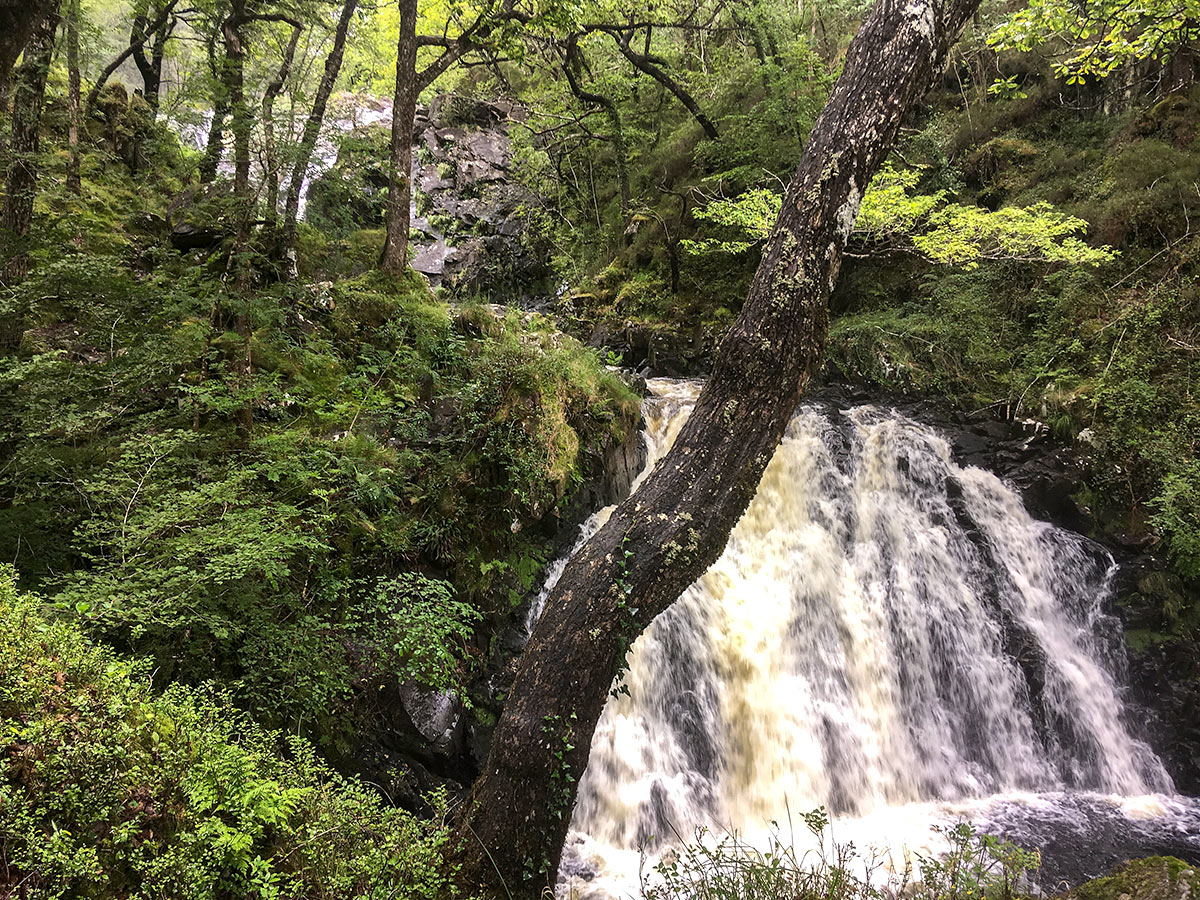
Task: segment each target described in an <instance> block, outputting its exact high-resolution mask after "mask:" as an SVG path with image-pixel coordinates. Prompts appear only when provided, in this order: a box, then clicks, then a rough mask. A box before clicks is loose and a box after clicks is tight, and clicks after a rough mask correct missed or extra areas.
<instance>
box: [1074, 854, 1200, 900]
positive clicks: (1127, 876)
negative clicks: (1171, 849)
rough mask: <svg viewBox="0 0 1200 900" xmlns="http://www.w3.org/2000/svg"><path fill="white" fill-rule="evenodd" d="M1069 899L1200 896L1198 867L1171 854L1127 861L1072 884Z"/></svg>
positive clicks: (1199, 899) (1193, 899) (1197, 899)
mask: <svg viewBox="0 0 1200 900" xmlns="http://www.w3.org/2000/svg"><path fill="white" fill-rule="evenodd" d="M1067 897H1068V898H1070V900H1200V870H1197V868H1196V867H1195V866H1191V865H1188V864H1187V863H1185V862H1184V861H1183V860H1181V859H1177V858H1176V857H1174V856H1152V857H1149V858H1148V859H1135V860H1132V861H1131V862H1127V863H1125V864H1124V865H1122V866H1120V867H1118V868H1117V869H1115V870H1114V871H1113V873H1112V874H1111V875H1106V876H1104V877H1103V878H1093V879H1092V880H1091V881H1088V882H1085V883H1084V884H1081V885H1080V886H1079V887H1077V888H1075V889H1074V890H1073V891H1071V892H1070V893H1069V894H1067Z"/></svg>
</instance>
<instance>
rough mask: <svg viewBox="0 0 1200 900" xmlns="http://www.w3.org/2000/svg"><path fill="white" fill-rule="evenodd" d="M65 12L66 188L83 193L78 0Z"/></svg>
mask: <svg viewBox="0 0 1200 900" xmlns="http://www.w3.org/2000/svg"><path fill="white" fill-rule="evenodd" d="M70 3H71V6H70V9H69V11H68V13H67V106H68V107H69V110H70V122H69V124H68V125H67V150H68V152H69V156H68V157H67V190H68V191H70V192H71V193H73V194H75V195H77V196H78V195H80V194H82V193H83V186H82V184H81V183H80V180H79V121H80V109H79V14H80V11H79V0H70Z"/></svg>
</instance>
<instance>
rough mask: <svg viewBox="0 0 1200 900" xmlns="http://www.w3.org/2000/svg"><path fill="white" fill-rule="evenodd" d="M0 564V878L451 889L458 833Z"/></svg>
mask: <svg viewBox="0 0 1200 900" xmlns="http://www.w3.org/2000/svg"><path fill="white" fill-rule="evenodd" d="M150 668H151V664H150V663H149V662H148V661H134V662H131V661H129V660H127V659H124V658H122V657H120V656H118V655H116V654H114V653H112V652H111V651H109V650H107V649H104V648H101V647H98V646H95V645H93V644H91V643H90V642H89V641H88V640H87V639H86V638H85V637H83V635H82V634H81V633H80V632H79V630H78V629H77V628H75V627H74V626H72V625H71V624H69V623H67V622H64V621H61V620H57V619H54V618H50V617H47V615H46V612H45V607H44V605H43V604H42V603H41V602H40V601H39V600H38V599H37V598H36V597H33V596H31V595H28V594H21V593H19V592H18V591H17V590H16V588H15V586H14V582H13V573H12V571H11V569H7V570H5V571H3V572H0V756H2V758H3V759H4V768H3V771H2V775H0V894H3V895H4V896H9V894H10V893H11V895H12V896H20V897H25V898H28V900H50V898H59V897H71V898H115V897H124V898H168V897H169V898H182V897H186V898H188V900H209V898H211V900H217V898H221V900H227V898H231V897H239V898H272V900H275V898H279V900H284V898H295V900H300V898H304V900H326V898H328V900H335V898H336V900H345V898H355V897H392V898H396V900H402V898H414V900H415V898H423V900H424V898H433V897H435V896H446V895H447V893H446V892H448V891H449V890H450V889H449V887H448V878H449V875H450V870H449V869H448V868H447V867H446V865H445V864H444V863H443V861H442V851H443V849H444V848H445V847H446V844H447V841H448V832H447V831H445V830H444V829H443V828H442V827H441V826H440V825H439V824H438V822H436V821H434V822H422V821H419V820H416V819H414V818H412V817H411V816H410V815H408V814H407V813H404V812H402V811H399V810H397V809H393V808H390V807H388V806H386V805H384V804H383V803H382V802H381V801H380V799H379V798H378V796H377V795H376V794H374V793H373V792H371V791H370V790H368V789H367V788H365V787H364V786H362V785H361V784H359V783H357V782H353V781H347V780H344V779H342V778H341V777H339V776H338V775H336V774H335V773H334V772H333V771H332V770H330V769H329V768H328V767H327V766H326V765H325V764H324V763H322V762H321V761H320V759H319V758H318V757H317V756H316V754H315V753H314V752H313V750H312V748H311V747H310V746H309V745H308V744H307V743H306V742H305V741H303V740H302V739H300V738H298V737H296V736H294V735H292V736H284V735H281V734H280V733H278V732H273V731H269V730H265V729H263V728H261V727H259V726H257V725H255V724H254V723H253V722H252V721H251V720H250V719H249V718H248V717H247V716H245V715H244V714H242V713H238V712H236V711H234V710H233V709H232V708H231V707H230V706H229V705H228V702H227V700H225V699H224V698H223V696H222V694H221V693H220V692H219V691H215V690H204V689H185V688H182V687H178V686H176V687H172V688H171V689H170V690H168V691H167V692H166V693H165V694H163V695H161V696H158V695H155V694H154V693H153V692H152V691H151V689H150Z"/></svg>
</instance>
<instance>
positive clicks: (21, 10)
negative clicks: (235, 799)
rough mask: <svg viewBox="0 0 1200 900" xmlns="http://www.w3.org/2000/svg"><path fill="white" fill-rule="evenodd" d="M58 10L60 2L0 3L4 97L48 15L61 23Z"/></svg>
mask: <svg viewBox="0 0 1200 900" xmlns="http://www.w3.org/2000/svg"><path fill="white" fill-rule="evenodd" d="M57 9H58V2H57V0H0V97H3V96H5V95H6V94H7V92H8V79H9V75H10V73H11V72H12V68H13V66H15V65H16V64H17V60H18V59H19V58H20V56H21V52H22V51H23V50H24V49H25V45H26V44H27V43H28V42H29V41H30V40H32V38H33V35H34V32H35V30H36V29H37V28H38V26H39V25H40V24H42V23H43V22H44V19H45V17H46V16H52V17H54V19H55V21H57V15H56V10H57Z"/></svg>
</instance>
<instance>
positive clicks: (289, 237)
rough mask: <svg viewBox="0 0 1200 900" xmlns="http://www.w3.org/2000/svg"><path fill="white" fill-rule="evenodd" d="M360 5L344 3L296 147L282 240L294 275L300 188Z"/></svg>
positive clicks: (355, 1)
mask: <svg viewBox="0 0 1200 900" xmlns="http://www.w3.org/2000/svg"><path fill="white" fill-rule="evenodd" d="M357 8H358V0H346V2H345V3H344V4H342V14H341V16H340V17H339V18H338V23H337V30H336V31H334V33H333V49H331V50H330V51H329V55H328V56H327V57H325V71H324V73H323V74H322V75H321V83H320V84H318V85H317V93H316V96H315V97H314V98H313V105H312V112H310V113H309V115H308V121H307V122H305V123H304V135H303V136H302V137H301V138H300V146H299V147H298V148H296V161H295V164H294V165H293V166H292V180H291V183H290V184H289V185H288V193H287V201H286V203H285V204H284V213H283V237H282V240H281V241H280V252H281V255H282V256H283V258H284V259H285V260H287V263H288V267H289V269H290V270H291V271H290V274H292V275H294V274H295V259H294V256H295V247H296V217H297V216H298V215H299V214H300V191H301V190H302V189H303V187H304V179H305V176H307V175H308V163H309V161H310V160H311V159H312V155H313V149H314V148H315V147H316V146H317V138H318V136H320V134H321V125H322V124H323V123H324V121H325V107H326V106H327V105H328V103H329V95H330V94H332V93H333V85H334V83H335V82H336V81H337V77H338V72H340V71H341V69H342V56H343V54H344V53H345V50H346V32H347V31H349V29H350V20H351V19H353V18H354V11H355V9H357Z"/></svg>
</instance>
